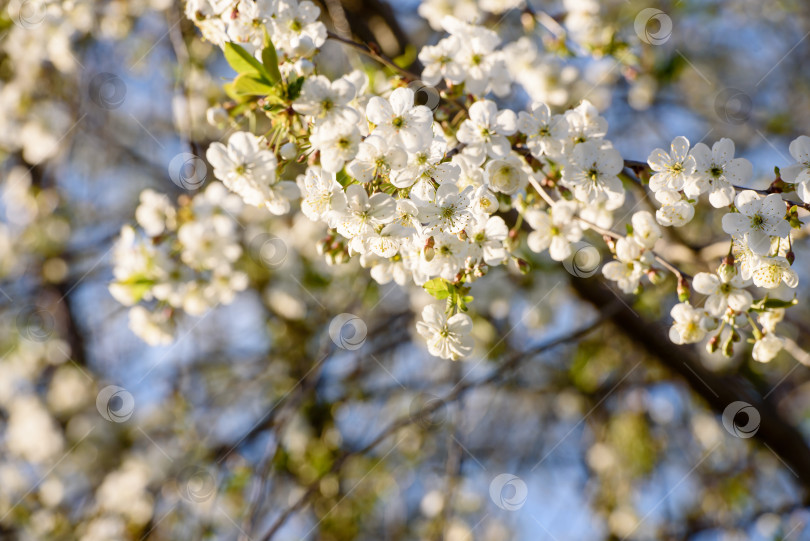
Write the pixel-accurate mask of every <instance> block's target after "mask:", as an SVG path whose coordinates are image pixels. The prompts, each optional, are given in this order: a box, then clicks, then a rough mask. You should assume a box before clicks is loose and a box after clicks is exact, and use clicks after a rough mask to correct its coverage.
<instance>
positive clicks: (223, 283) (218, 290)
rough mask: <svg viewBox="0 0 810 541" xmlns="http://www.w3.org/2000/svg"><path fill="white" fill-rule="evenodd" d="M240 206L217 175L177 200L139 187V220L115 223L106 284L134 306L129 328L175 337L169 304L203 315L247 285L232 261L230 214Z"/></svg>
mask: <svg viewBox="0 0 810 541" xmlns="http://www.w3.org/2000/svg"><path fill="white" fill-rule="evenodd" d="M241 206H242V202H241V201H240V200H239V198H237V197H235V196H234V195H232V194H229V193H228V191H227V190H226V189H225V187H224V186H223V185H222V184H220V183H218V182H215V183H211V184H210V185H209V186H208V187H207V188H206V189H205V191H204V192H202V193H201V194H200V195H199V196H197V197H194V198H193V199H192V200H191V201H190V202H188V204H187V205H185V206H182V207H180V208H176V207H175V206H173V205H172V204H171V202H170V201H169V198H168V197H167V196H166V195H163V194H158V193H156V192H154V191H153V190H145V191H143V192H142V193H141V201H140V205H138V208H137V209H136V211H135V219H136V220H137V222H138V225H139V226H140V228H139V229H138V230H136V229H135V228H133V227H132V226H128V225H127V226H124V227H123V228H122V229H121V234H120V237H119V239H118V241H117V242H116V245H115V247H114V250H113V260H114V262H115V266H114V268H113V275H114V277H115V279H114V281H113V282H112V283H111V284H110V288H109V289H110V293H111V294H112V295H113V297H115V299H116V300H118V302H120V303H121V304H123V305H125V306H132V308H131V309H130V311H129V325H130V328H131V329H132V331H133V332H134V333H135V334H136V335H138V336H139V337H141V338H142V339H143V340H144V341H145V342H147V343H149V344H151V345H158V344H166V343H169V342H171V341H172V340H173V337H174V323H175V320H174V319H173V318H172V312H173V311H174V310H177V309H181V310H182V311H183V312H185V313H187V314H190V315H202V314H203V313H205V312H206V311H208V310H209V309H211V308H212V307H214V306H216V305H218V304H228V303H230V302H231V301H232V300H233V297H234V294H235V293H236V292H238V291H242V290H244V289H245V288H246V287H247V284H248V280H247V275H245V273H244V272H241V271H239V270H236V269H235V268H234V262H235V261H236V260H237V258H239V257H240V255H241V253H242V247H241V245H240V244H239V237H238V231H237V225H238V224H237V222H236V220H235V219H234V218H233V217H232V216H233V215H234V214H236V213H238V212H239V209H240V207H241Z"/></svg>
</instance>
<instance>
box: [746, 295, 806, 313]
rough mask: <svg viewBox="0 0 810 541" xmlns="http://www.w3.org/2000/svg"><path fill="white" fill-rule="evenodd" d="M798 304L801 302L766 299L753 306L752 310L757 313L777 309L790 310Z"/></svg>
mask: <svg viewBox="0 0 810 541" xmlns="http://www.w3.org/2000/svg"><path fill="white" fill-rule="evenodd" d="M797 304H799V301H798V300H796V299H791V300H789V301H783V300H781V299H769V298H767V297H766V298H764V299H761V300H759V301H757V302H755V303H754V304H752V305H751V310H753V311H755V312H764V311H766V310H773V309H775V308H790V307H791V306H795V305H797Z"/></svg>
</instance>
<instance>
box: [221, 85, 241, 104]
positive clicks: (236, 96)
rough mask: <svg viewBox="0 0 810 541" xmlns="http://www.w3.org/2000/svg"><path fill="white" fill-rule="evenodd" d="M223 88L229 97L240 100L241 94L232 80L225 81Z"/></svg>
mask: <svg viewBox="0 0 810 541" xmlns="http://www.w3.org/2000/svg"><path fill="white" fill-rule="evenodd" d="M222 89H223V90H224V91H225V94H227V95H228V97H229V98H231V99H232V100H235V101H239V98H240V97H241V96H240V95H239V94H238V93H237V92H236V87H235V86H234V84H233V83H232V82H231V83H225V84H224V85H222Z"/></svg>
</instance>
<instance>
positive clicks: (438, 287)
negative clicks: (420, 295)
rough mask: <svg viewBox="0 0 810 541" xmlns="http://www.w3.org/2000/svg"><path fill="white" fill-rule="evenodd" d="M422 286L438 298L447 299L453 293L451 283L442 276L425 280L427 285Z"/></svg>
mask: <svg viewBox="0 0 810 541" xmlns="http://www.w3.org/2000/svg"><path fill="white" fill-rule="evenodd" d="M422 287H424V288H425V291H427V292H428V293H429V294H430V295H432V296H433V297H435V298H437V299H446V298H447V297H449V296H450V293H451V291H450V286H449V284H448V283H447V281H446V280H444V279H442V278H434V279H433V280H429V281H427V282H425V285H424V286H422Z"/></svg>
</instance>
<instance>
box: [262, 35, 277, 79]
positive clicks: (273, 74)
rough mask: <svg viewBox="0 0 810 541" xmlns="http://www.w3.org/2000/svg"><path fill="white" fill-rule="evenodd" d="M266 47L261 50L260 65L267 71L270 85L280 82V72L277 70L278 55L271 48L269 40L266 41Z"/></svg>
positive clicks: (271, 44)
mask: <svg viewBox="0 0 810 541" xmlns="http://www.w3.org/2000/svg"><path fill="white" fill-rule="evenodd" d="M266 43H267V44H266V45H265V47H264V49H262V64H264V68H265V69H266V70H267V77H268V79H269V80H270V82H271V83H275V82H278V81H280V80H281V72H280V71H279V70H278V55H277V54H276V48H275V47H273V42H272V41H270V40H269V39H267V40H266Z"/></svg>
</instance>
